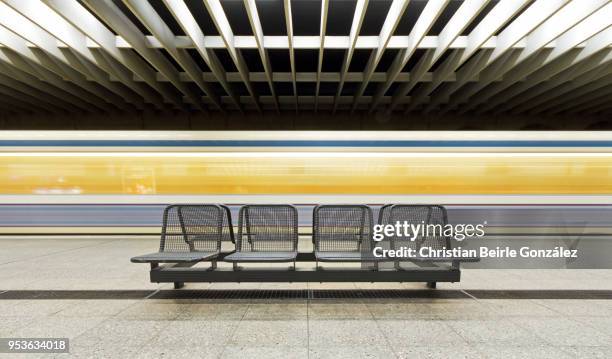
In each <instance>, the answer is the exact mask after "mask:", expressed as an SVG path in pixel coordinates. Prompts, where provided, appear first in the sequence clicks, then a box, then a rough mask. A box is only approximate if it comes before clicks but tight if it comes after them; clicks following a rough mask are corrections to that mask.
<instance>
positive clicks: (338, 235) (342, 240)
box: [312, 205, 377, 270]
mask: <svg viewBox="0 0 612 359" xmlns="http://www.w3.org/2000/svg"><path fill="white" fill-rule="evenodd" d="M372 224H373V223H372V209H371V208H370V207H368V206H364V205H319V206H316V207H315V208H314V210H313V218H312V242H313V245H314V253H315V259H316V269H317V270H319V269H320V268H319V262H360V263H364V264H365V263H366V262H371V261H376V260H377V258H375V257H374V256H373V255H372V249H373V245H372V244H373V243H372V235H371V230H372ZM373 269H376V266H375V267H373Z"/></svg>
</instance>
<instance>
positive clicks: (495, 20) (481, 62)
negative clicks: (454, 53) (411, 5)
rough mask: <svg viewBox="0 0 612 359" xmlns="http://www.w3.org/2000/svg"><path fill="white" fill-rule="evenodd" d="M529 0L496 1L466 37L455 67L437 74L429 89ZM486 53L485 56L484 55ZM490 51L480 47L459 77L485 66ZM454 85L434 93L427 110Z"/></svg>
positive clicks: (474, 50) (465, 77) (492, 34)
mask: <svg viewBox="0 0 612 359" xmlns="http://www.w3.org/2000/svg"><path fill="white" fill-rule="evenodd" d="M529 2H530V0H521V1H517V0H502V1H500V2H499V3H497V4H496V5H495V6H494V7H493V9H491V11H490V12H489V13H488V14H487V15H486V16H485V18H484V19H482V21H480V23H479V24H478V25H477V26H476V27H475V28H474V30H472V32H471V33H470V34H469V35H468V37H467V46H466V48H465V51H464V52H463V54H462V56H461V59H460V60H459V64H458V66H457V67H455V68H453V69H452V70H451V71H448V72H447V73H446V74H440V76H438V78H439V82H438V83H434V84H432V86H431V89H429V91H430V92H431V90H432V89H435V88H437V87H438V86H439V85H440V84H441V83H442V81H446V76H448V75H449V74H451V73H454V72H455V71H456V70H457V68H458V67H460V66H462V65H463V64H464V63H465V62H466V61H467V60H468V59H470V58H471V57H472V56H473V55H474V54H475V53H476V52H477V51H478V50H479V49H482V46H483V44H484V43H485V42H487V41H488V40H489V39H491V38H493V36H494V35H495V34H496V33H497V32H498V31H499V30H500V29H501V28H502V27H503V26H504V25H506V24H507V23H508V22H509V21H511V20H512V19H513V18H514V16H516V15H517V14H518V13H519V12H520V11H522V10H523V9H524V8H525V6H527V5H528V4H529ZM484 54H486V58H485V56H484ZM491 55H492V52H488V50H487V49H482V51H481V54H480V56H477V57H474V58H472V59H471V60H470V63H467V64H466V65H465V66H464V67H463V68H462V69H461V70H462V72H463V73H462V74H461V76H460V77H461V78H463V79H468V78H469V77H471V76H473V75H474V74H476V73H478V72H480V71H481V70H482V69H483V68H484V67H485V66H486V63H487V61H488V59H489V58H490V57H491ZM454 85H455V86H454V87H451V86H448V85H447V86H445V88H443V89H442V90H441V91H438V92H437V93H436V98H435V100H434V101H433V102H431V103H430V104H429V105H428V106H427V110H426V111H429V110H432V109H433V108H434V107H435V106H436V105H438V104H439V103H441V102H443V101H444V100H446V101H447V100H448V96H449V93H450V92H452V91H454V90H455V89H456V88H457V87H456V86H457V85H458V84H454Z"/></svg>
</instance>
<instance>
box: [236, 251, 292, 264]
mask: <svg viewBox="0 0 612 359" xmlns="http://www.w3.org/2000/svg"><path fill="white" fill-rule="evenodd" d="M297 253H298V252H297V251H293V252H235V253H232V254H230V255H227V256H225V258H224V260H225V261H227V262H293V261H295V259H296V258H297Z"/></svg>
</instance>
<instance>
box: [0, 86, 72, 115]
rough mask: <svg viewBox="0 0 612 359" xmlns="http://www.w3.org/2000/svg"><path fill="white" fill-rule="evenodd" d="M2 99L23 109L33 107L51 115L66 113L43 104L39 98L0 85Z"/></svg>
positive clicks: (55, 107)
mask: <svg viewBox="0 0 612 359" xmlns="http://www.w3.org/2000/svg"><path fill="white" fill-rule="evenodd" d="M0 95H1V96H0V97H2V98H3V99H4V100H7V101H8V102H10V103H13V104H15V105H17V106H21V107H31V108H33V109H35V110H36V111H38V112H44V113H49V114H57V113H62V112H65V110H64V109H61V108H59V107H57V106H53V105H51V106H50V105H49V104H48V103H45V102H41V101H40V99H39V98H36V97H34V96H30V95H28V94H26V93H24V92H21V91H18V90H15V89H13V88H11V87H8V86H5V85H3V84H1V83H0Z"/></svg>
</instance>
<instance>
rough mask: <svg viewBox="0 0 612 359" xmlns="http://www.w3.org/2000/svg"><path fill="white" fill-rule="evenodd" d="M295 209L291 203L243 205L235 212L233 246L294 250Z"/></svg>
mask: <svg viewBox="0 0 612 359" xmlns="http://www.w3.org/2000/svg"><path fill="white" fill-rule="evenodd" d="M297 244H298V212H297V209H296V208H295V207H293V206H291V205H246V206H242V208H240V212H239V215H238V237H237V238H236V250H237V251H241V252H284V251H297Z"/></svg>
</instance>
